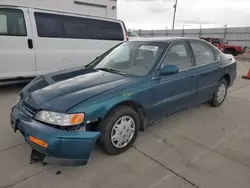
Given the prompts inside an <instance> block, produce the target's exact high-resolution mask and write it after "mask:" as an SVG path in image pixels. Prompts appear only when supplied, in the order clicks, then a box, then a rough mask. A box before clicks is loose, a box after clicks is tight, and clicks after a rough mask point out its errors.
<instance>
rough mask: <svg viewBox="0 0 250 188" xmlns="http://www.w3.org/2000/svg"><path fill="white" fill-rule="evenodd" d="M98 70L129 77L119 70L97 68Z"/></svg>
mask: <svg viewBox="0 0 250 188" xmlns="http://www.w3.org/2000/svg"><path fill="white" fill-rule="evenodd" d="M96 70H102V71H106V72H112V73H116V74H121V75H125V76H127V75H128V74H127V73H125V72H122V71H118V70H115V69H110V68H97V69H96Z"/></svg>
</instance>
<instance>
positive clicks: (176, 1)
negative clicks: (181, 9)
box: [172, 0, 178, 30]
mask: <svg viewBox="0 0 250 188" xmlns="http://www.w3.org/2000/svg"><path fill="white" fill-rule="evenodd" d="M177 3H178V0H175V5H174V17H173V27H172V29H173V30H174V24H175V14H176V9H177Z"/></svg>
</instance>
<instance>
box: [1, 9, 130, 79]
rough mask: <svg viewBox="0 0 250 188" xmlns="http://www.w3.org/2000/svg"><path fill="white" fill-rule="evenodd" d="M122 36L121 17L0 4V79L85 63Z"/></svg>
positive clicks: (121, 38)
mask: <svg viewBox="0 0 250 188" xmlns="http://www.w3.org/2000/svg"><path fill="white" fill-rule="evenodd" d="M124 40H127V35H126V28H125V26H124V24H123V22H122V21H118V20H111V19H105V18H99V17H91V16H85V15H79V14H72V13H65V12H57V11H49V10H43V9H35V8H30V7H14V6H6V5H4V6H1V5H0V81H4V80H10V79H16V78H27V77H35V76H38V75H42V74H46V73H49V72H52V71H57V70H62V69H66V68H72V67H76V66H81V65H85V64H88V63H90V61H92V60H94V59H95V58H96V57H97V56H98V55H100V54H102V53H103V52H105V51H106V50H108V49H110V48H112V47H113V46H115V45H117V44H118V43H120V42H121V41H124Z"/></svg>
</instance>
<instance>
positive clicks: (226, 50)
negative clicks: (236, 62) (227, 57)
mask: <svg viewBox="0 0 250 188" xmlns="http://www.w3.org/2000/svg"><path fill="white" fill-rule="evenodd" d="M224 53H225V54H231V55H233V56H236V52H235V51H234V50H233V49H230V48H229V49H225V51H224Z"/></svg>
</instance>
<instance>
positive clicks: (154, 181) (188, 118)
mask: <svg viewBox="0 0 250 188" xmlns="http://www.w3.org/2000/svg"><path fill="white" fill-rule="evenodd" d="M249 67H250V63H249V62H246V61H245V62H238V78H237V80H236V82H235V84H234V85H233V87H232V88H230V90H229V94H228V97H227V99H226V101H225V103H224V104H223V105H222V106H221V107H219V108H212V107H210V106H208V105H207V104H204V105H201V106H199V107H196V108H191V109H188V110H186V111H184V112H182V113H180V114H178V115H175V116H172V117H170V118H167V119H165V120H162V121H161V122H159V123H157V124H155V125H154V126H152V127H150V128H149V129H148V130H147V131H146V132H140V135H139V137H138V139H137V141H136V143H135V144H134V147H133V148H132V149H130V150H129V151H127V152H126V153H124V154H122V155H119V156H108V155H106V154H104V153H103V152H102V151H100V150H98V149H97V150H96V151H95V152H93V155H92V157H91V160H90V161H89V163H88V165H87V166H82V167H63V166H57V165H45V166H43V165H42V164H33V165H30V164H29V156H30V148H29V147H28V146H27V145H26V144H25V143H24V140H23V138H22V136H21V135H20V134H19V133H17V134H14V133H13V131H12V129H11V128H10V126H9V111H10V108H11V106H12V105H13V104H14V103H15V101H16V96H17V93H18V91H20V89H21V88H22V87H23V85H14V86H9V87H1V88H0V104H1V105H0V112H1V113H0V188H6V187H13V188H32V187H35V188H49V187H53V188H59V187H60V188H64V187H65V188H69V187H72V188H78V187H79V188H80V187H81V188H83V187H84V188H90V187H91V188H98V187H102V188H114V187H121V188H123V187H124V188H161V187H162V188H166V187H168V188H191V187H199V188H249V187H250V147H249V146H250V144H249V143H250V123H249V122H250V112H249V111H250V80H243V79H241V76H242V75H245V74H246V73H247V70H248V68H249Z"/></svg>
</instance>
